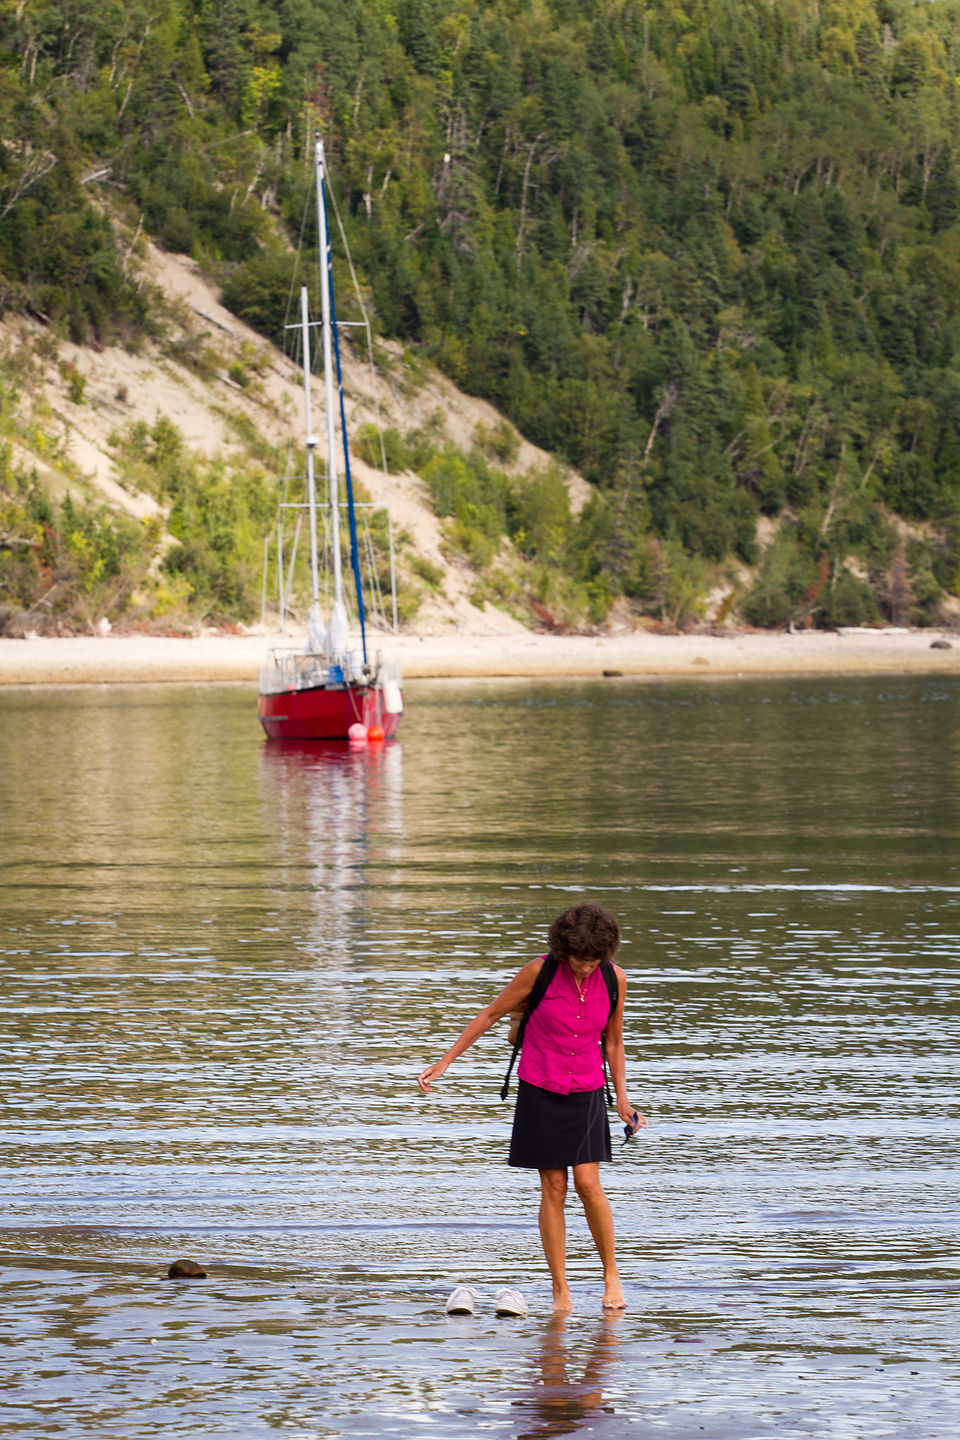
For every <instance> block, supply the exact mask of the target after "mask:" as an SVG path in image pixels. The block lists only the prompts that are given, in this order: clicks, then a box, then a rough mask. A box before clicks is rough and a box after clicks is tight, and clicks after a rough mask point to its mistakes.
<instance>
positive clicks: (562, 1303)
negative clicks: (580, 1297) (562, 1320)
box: [553, 1285, 573, 1315]
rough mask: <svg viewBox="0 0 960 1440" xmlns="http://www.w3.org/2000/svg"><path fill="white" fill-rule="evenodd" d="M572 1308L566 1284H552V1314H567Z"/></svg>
mask: <svg viewBox="0 0 960 1440" xmlns="http://www.w3.org/2000/svg"><path fill="white" fill-rule="evenodd" d="M572 1309H573V1296H572V1295H571V1294H570V1288H569V1286H567V1285H563V1286H561V1287H558V1286H554V1289H553V1313H554V1315H569V1314H570V1312H571V1310H572Z"/></svg>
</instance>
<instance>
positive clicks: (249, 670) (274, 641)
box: [0, 629, 960, 685]
mask: <svg viewBox="0 0 960 1440" xmlns="http://www.w3.org/2000/svg"><path fill="white" fill-rule="evenodd" d="M937 641H940V642H941V643H942V642H944V641H946V643H947V644H948V645H949V647H950V648H948V649H947V648H940V647H937V648H933V647H934V642H937ZM298 644H299V645H302V639H300V638H299V637H297V636H292V637H289V636H288V637H283V636H279V635H276V634H267V633H260V634H255V633H250V634H245V635H224V634H219V633H211V634H203V635H199V636H196V637H177V638H168V637H158V636H142V635H108V636H76V637H71V638H50V639H47V638H35V639H29V640H10V639H3V640H0V685H77V684H92V685H97V684H131V683H144V682H146V683H149V682H172V681H181V682H182V681H194V682H222V681H234V682H243V681H248V682H249V683H250V684H251V685H252V684H255V683H256V679H257V670H258V667H259V666H260V665H261V664H263V663H264V661H265V660H266V658H267V655H268V653H269V650H270V648H271V647H272V646H281V647H291V648H292V647H296V646H298ZM370 650H371V652H376V651H377V650H379V651H381V652H382V653H383V655H384V657H385V658H392V657H393V656H394V655H395V654H396V655H398V656H399V659H400V662H401V664H402V666H403V673H404V676H405V677H406V678H407V679H411V680H412V679H421V678H423V679H426V678H430V679H443V678H470V677H483V676H491V677H492V676H518V677H524V676H525V677H531V678H535V677H541V676H543V677H546V676H564V675H569V676H585V677H589V676H602V675H603V674H604V673H605V672H607V673H610V672H613V673H615V674H622V675H624V676H633V677H646V678H651V679H653V678H657V677H661V676H663V677H666V676H670V677H674V676H684V675H686V676H696V675H699V676H704V675H717V676H745V675H869V674H940V673H943V674H948V675H955V674H957V673H960V636H953V637H952V638H950V637H948V636H947V635H946V634H945V633H943V632H939V631H934V630H899V629H886V630H859V629H858V630H844V631H839V632H824V631H807V632H803V633H799V634H793V635H791V634H785V633H783V632H777V633H737V634H731V635H729V636H726V635H724V636H720V635H655V634H649V633H648V632H646V631H641V630H636V631H631V632H624V633H621V634H614V635H600V636H586V635H546V634H536V633H533V632H527V631H522V632H519V633H514V634H507V635H502V634H499V635H498V634H470V633H460V632H455V631H447V632H444V633H440V634H423V635H417V634H406V635H402V636H401V637H400V638H399V641H395V640H394V638H393V637H392V636H375V637H373V639H372V640H371V641H370Z"/></svg>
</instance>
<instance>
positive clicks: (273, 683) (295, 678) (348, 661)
mask: <svg viewBox="0 0 960 1440" xmlns="http://www.w3.org/2000/svg"><path fill="white" fill-rule="evenodd" d="M270 655H271V658H272V662H273V663H272V664H270V665H264V666H262V667H261V669H260V693H261V695H279V694H282V693H284V692H285V691H289V690H312V689H314V688H316V687H317V686H318V685H371V684H375V683H376V681H377V679H378V677H379V670H380V664H379V657H378V661H377V664H376V665H365V664H364V662H363V652H362V651H361V650H350V651H349V652H347V653H346V654H344V655H337V656H335V657H334V658H333V660H330V659H328V657H327V656H326V655H311V654H309V653H306V652H305V651H303V650H271V652H270Z"/></svg>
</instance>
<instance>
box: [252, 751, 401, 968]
mask: <svg viewBox="0 0 960 1440" xmlns="http://www.w3.org/2000/svg"><path fill="white" fill-rule="evenodd" d="M260 774H261V791H262V795H263V801H264V806H265V818H267V819H268V823H269V825H270V828H271V829H272V830H273V831H274V832H275V834H276V842H275V850H274V854H275V856H276V862H275V863H276V865H277V866H278V874H277V876H276V888H277V890H278V891H279V892H281V894H282V897H283V902H282V903H283V909H284V914H285V919H286V921H287V923H288V924H289V926H290V930H289V933H290V938H291V942H293V943H295V944H296V943H299V944H300V945H304V944H305V945H306V947H307V948H309V949H310V950H311V951H314V950H315V949H318V950H321V951H322V952H323V953H324V955H327V954H329V953H330V952H331V950H333V951H335V952H336V953H337V954H338V955H339V956H340V957H341V958H343V957H346V956H349V955H351V954H352V953H353V952H354V949H355V947H356V945H357V944H358V942H359V944H360V947H361V948H364V946H365V943H368V942H365V939H364V938H363V934H362V932H364V930H365V926H366V919H365V912H366V911H367V908H368V906H367V901H368V891H369V889H370V887H371V885H372V884H374V883H375V882H376V880H377V879H378V878H380V879H382V882H383V888H381V889H379V890H378V895H379V897H380V898H381V899H382V896H383V893H384V892H385V891H386V893H389V894H395V893H396V892H395V888H394V887H395V885H396V882H397V878H398V872H399V866H400V863H401V847H402V845H403V836H404V831H403V749H402V746H400V745H399V744H397V743H393V744H386V745H384V744H379V745H352V744H348V743H338V742H333V741H328V742H322V741H306V740H281V741H276V740H274V741H272V742H271V743H269V744H267V745H264V746H262V747H261V751H260ZM304 929H306V932H307V933H306V934H305V933H304Z"/></svg>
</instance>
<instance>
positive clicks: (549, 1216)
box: [540, 1170, 573, 1314]
mask: <svg viewBox="0 0 960 1440" xmlns="http://www.w3.org/2000/svg"><path fill="white" fill-rule="evenodd" d="M566 1198H567V1172H566V1170H541V1171H540V1239H541V1241H542V1242H543V1253H544V1255H545V1256H546V1260H547V1268H548V1269H549V1271H550V1278H551V1280H552V1281H553V1308H554V1311H556V1312H557V1313H558V1314H565V1313H566V1312H567V1311H568V1310H572V1309H573V1301H572V1299H571V1298H570V1287H569V1285H568V1284H567V1221H566V1216H565V1215H564V1209H563V1207H564V1203H565V1201H566Z"/></svg>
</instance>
